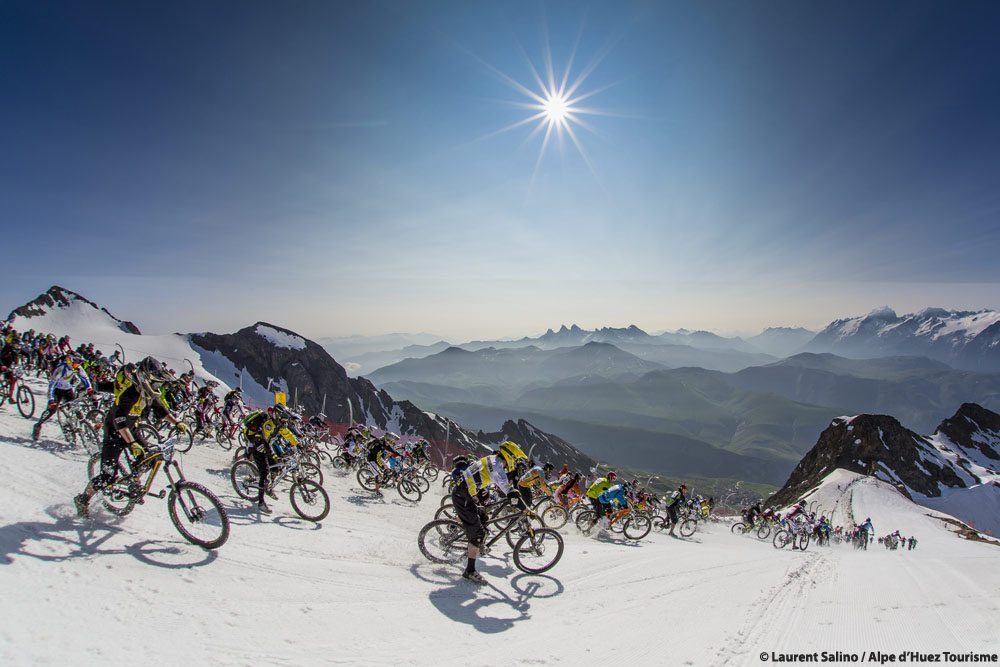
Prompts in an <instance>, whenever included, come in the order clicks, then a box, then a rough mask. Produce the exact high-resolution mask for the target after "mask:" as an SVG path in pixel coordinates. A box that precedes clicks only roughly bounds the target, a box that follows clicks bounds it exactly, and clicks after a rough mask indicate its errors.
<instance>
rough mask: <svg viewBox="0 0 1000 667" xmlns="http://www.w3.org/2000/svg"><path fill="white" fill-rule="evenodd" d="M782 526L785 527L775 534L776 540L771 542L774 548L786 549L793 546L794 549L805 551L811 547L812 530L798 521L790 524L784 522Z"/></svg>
mask: <svg viewBox="0 0 1000 667" xmlns="http://www.w3.org/2000/svg"><path fill="white" fill-rule="evenodd" d="M781 525H782V526H783V527H782V528H781V530H778V531H777V532H776V533H775V534H774V539H773V540H771V544H772V545H774V548H775V549H784V548H785V547H786V546H788V545H789V544H791V545H792V546H793V547H798V548H799V549H801V550H802V551H805V550H806V548H807V547H808V546H809V534H810V533H811V532H812V528H811V527H809V526H806V525H803V524H801V523H799V522H797V521H796V522H794V523H791V524H789V523H788V522H787V521H784V520H782V522H781Z"/></svg>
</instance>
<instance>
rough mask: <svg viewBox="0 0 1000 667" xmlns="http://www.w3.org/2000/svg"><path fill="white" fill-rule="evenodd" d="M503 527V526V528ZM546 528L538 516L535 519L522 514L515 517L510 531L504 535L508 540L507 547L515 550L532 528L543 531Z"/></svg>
mask: <svg viewBox="0 0 1000 667" xmlns="http://www.w3.org/2000/svg"><path fill="white" fill-rule="evenodd" d="M532 524H534V525H533V526H532ZM501 527H502V526H501ZM544 527H545V526H544V525H543V524H542V520H541V519H540V518H538V515H537V514H536V515H535V516H534V518H530V517H528V516H526V515H521V514H520V513H518V514H516V515H514V518H513V519H512V520H511V521H510V530H508V531H507V533H506V534H505V535H504V537H505V538H506V540H507V545H508V546H509V547H510V548H511V549H513V548H514V547H515V546H517V543H518V542H519V541H520V540H521V538H522V537H524V536H525V535H527V534H529V533H530V532H531V530H530V529H531V528H534V529H535V530H541V529H542V528H544Z"/></svg>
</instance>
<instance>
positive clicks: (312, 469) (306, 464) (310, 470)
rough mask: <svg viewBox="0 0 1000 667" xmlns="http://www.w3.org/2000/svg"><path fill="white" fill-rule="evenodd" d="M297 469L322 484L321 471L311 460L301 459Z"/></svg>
mask: <svg viewBox="0 0 1000 667" xmlns="http://www.w3.org/2000/svg"><path fill="white" fill-rule="evenodd" d="M299 471H300V472H301V473H302V474H303V475H304V476H305V477H307V478H309V479H311V480H312V481H314V482H316V483H317V484H320V485H322V484H323V471H322V470H320V468H319V466H317V465H315V464H314V463H312V462H311V461H303V462H302V463H301V464H299Z"/></svg>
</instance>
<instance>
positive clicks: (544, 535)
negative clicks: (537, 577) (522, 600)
mask: <svg viewBox="0 0 1000 667" xmlns="http://www.w3.org/2000/svg"><path fill="white" fill-rule="evenodd" d="M562 553H563V539H562V535H560V534H559V532H558V531H556V530H553V529H551V528H539V529H537V530H534V531H531V532H530V533H528V534H527V535H525V536H524V537H522V538H521V539H520V540H519V541H518V543H517V545H515V546H514V565H516V566H517V569H519V570H521V571H522V572H527V573H528V574H541V573H542V572H545V571H547V570H550V569H552V567H553V566H554V565H555V564H556V563H558V562H559V559H560V558H562Z"/></svg>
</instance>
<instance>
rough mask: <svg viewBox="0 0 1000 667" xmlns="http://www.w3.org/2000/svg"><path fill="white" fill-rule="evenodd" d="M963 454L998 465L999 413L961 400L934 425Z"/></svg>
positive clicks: (994, 466)
mask: <svg viewBox="0 0 1000 667" xmlns="http://www.w3.org/2000/svg"><path fill="white" fill-rule="evenodd" d="M937 434H940V435H943V436H945V437H946V438H948V440H949V441H951V443H953V444H954V445H957V446H958V447H959V448H961V449H962V450H963V453H965V454H966V456H967V457H971V458H973V459H977V461H978V463H979V464H980V465H984V466H988V467H990V468H993V469H996V468H997V467H998V465H1000V415H998V414H997V413H995V412H993V411H991V410H987V409H986V408H984V407H982V406H980V405H977V404H975V403H963V404H962V407H960V408H959V409H958V412H956V413H955V414H954V415H953V416H951V417H949V418H948V419H945V420H944V421H943V422H941V424H940V426H938V427H937Z"/></svg>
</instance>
